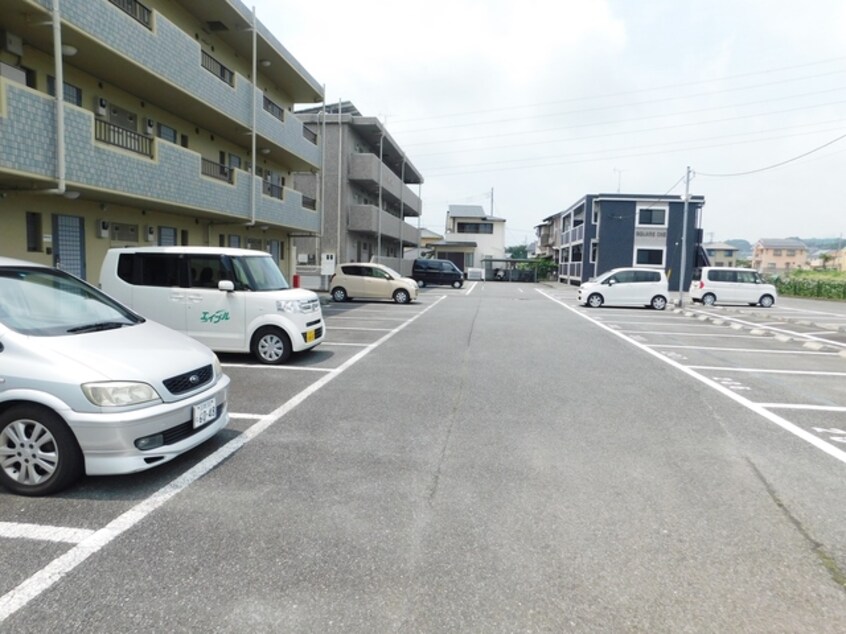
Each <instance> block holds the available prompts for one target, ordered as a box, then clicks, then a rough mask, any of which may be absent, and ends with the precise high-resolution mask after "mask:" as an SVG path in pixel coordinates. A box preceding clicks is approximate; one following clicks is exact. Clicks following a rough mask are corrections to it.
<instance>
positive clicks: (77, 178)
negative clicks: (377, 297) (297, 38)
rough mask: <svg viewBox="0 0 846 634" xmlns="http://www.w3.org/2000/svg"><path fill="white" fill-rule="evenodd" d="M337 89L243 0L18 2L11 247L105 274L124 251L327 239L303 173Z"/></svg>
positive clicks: (7, 31)
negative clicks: (308, 115)
mask: <svg viewBox="0 0 846 634" xmlns="http://www.w3.org/2000/svg"><path fill="white" fill-rule="evenodd" d="M322 90H323V89H322V87H321V85H320V84H318V82H317V81H316V80H315V79H314V78H313V77H311V76H310V75H309V74H308V72H306V70H305V69H304V68H303V67H302V66H301V64H300V63H299V62H297V60H296V59H294V58H293V57H292V56H291V55H290V53H288V51H287V50H285V48H284V47H283V46H282V45H281V44H280V43H279V41H277V39H276V38H275V37H274V36H273V34H272V33H270V32H269V31H268V29H267V28H266V27H265V26H264V25H263V24H262V23H261V22H260V21H259V20H257V19H256V16H255V15H254V13H253V11H251V10H248V8H247V7H246V6H245V5H244V4H242V3H241V2H240V1H239V0H204V1H203V2H196V1H193V0H149V2H148V3H142V2H139V1H137V0H3V8H2V11H0V222H2V227H3V230H2V232H0V254H2V255H6V256H12V257H19V258H22V259H27V260H31V261H36V262H40V263H43V264H49V265H54V266H58V267H61V268H63V269H65V270H67V271H69V272H71V273H74V274H75V275H77V276H79V277H81V278H83V279H88V280H89V281H93V282H95V283H96V282H97V281H98V279H97V278H98V277H99V268H100V262H101V261H102V259H103V256H104V254H105V252H106V250H107V249H108V248H109V247H114V246H121V245H133V246H134V245H139V244H140V245H174V244H180V245H184V244H192V245H215V246H217V245H224V246H240V247H247V248H254V249H261V250H265V251H269V252H270V253H272V254H273V255H274V257H275V258H276V260H277V262H279V264H280V267H281V268H282V270H283V272H285V273H287V274H289V275H290V274H291V273H292V266H291V264H292V258H291V243H292V234H294V233H296V234H304V233H305V234H308V233H317V232H318V231H319V230H320V217H319V214H318V211H317V205H316V201H315V200H314V199H313V198H309V197H307V196H303V194H301V193H299V192H297V191H296V190H294V189H292V188H291V183H292V180H293V179H292V177H291V174H292V173H293V172H296V171H303V170H317V169H319V167H320V163H321V150H320V143H319V139H318V137H317V135H316V133H315V131H314V130H310V129H308V128H306V127H305V126H304V125H303V123H302V122H301V121H300V120H299V119H297V117H296V116H295V115H294V114H293V106H294V104H297V103H310V104H311V103H315V102H321V101H322V100H323V94H322Z"/></svg>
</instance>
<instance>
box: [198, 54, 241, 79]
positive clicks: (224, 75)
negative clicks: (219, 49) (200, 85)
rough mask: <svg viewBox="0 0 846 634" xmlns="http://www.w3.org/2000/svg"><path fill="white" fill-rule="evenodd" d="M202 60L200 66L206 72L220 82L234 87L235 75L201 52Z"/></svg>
mask: <svg viewBox="0 0 846 634" xmlns="http://www.w3.org/2000/svg"><path fill="white" fill-rule="evenodd" d="M202 53H203V58H202V62H201V63H202V66H203V68H205V69H206V70H207V71H209V72H210V73H211V74H212V75H214V76H215V77H217V78H218V79H220V80H221V81H224V82H226V83H227V84H229V85H230V86H234V85H235V73H233V72H232V71H231V70H229V69H228V68H226V66H224V65H223V64H221V63H220V62H219V61H217V60H216V59H215V58H214V57H212V56H211V55H209V54H208V53H206V52H205V51H202Z"/></svg>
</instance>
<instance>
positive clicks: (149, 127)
mask: <svg viewBox="0 0 846 634" xmlns="http://www.w3.org/2000/svg"><path fill="white" fill-rule="evenodd" d="M155 125H156V124H155V122H154V121H153V120H152V119H147V136H153V130H154V128H155Z"/></svg>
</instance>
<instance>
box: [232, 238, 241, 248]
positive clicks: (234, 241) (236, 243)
mask: <svg viewBox="0 0 846 634" xmlns="http://www.w3.org/2000/svg"><path fill="white" fill-rule="evenodd" d="M229 246H230V247H235V248H239V247H240V246H241V236H233V235H230V236H229Z"/></svg>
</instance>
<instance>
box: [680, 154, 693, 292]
mask: <svg viewBox="0 0 846 634" xmlns="http://www.w3.org/2000/svg"><path fill="white" fill-rule="evenodd" d="M689 204H690V166H689V165H688V166H687V172H686V173H685V177H684V211H683V215H682V243H681V263H680V264H679V308H684V273H685V271H686V270H687V210H688V206H689Z"/></svg>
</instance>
